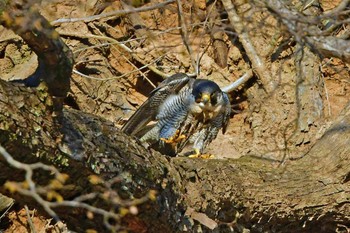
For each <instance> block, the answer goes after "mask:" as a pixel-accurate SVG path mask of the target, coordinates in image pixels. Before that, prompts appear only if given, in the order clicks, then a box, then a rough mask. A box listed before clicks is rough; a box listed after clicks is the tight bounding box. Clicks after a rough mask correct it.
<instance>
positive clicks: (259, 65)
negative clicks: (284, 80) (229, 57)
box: [222, 0, 276, 92]
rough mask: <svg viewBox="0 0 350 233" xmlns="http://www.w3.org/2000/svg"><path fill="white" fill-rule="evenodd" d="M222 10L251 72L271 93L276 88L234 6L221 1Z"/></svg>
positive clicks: (224, 0) (225, 0)
mask: <svg viewBox="0 0 350 233" xmlns="http://www.w3.org/2000/svg"><path fill="white" fill-rule="evenodd" d="M222 3H223V5H224V8H225V10H226V12H227V14H228V18H229V20H230V24H231V26H232V27H233V28H234V29H235V31H236V32H237V34H238V37H239V40H240V42H241V43H242V45H243V47H244V50H245V52H246V53H247V56H248V57H249V59H250V61H251V62H252V66H253V71H254V72H255V73H256V74H257V76H258V77H259V79H260V81H261V83H262V85H263V86H264V88H265V90H266V91H267V92H272V91H273V90H274V89H275V88H276V87H275V84H274V83H273V81H272V79H271V74H270V72H269V71H268V70H267V67H266V65H265V62H264V60H263V59H261V58H260V56H259V55H258V53H257V51H256V49H255V47H254V45H253V43H252V41H251V39H250V37H249V35H248V32H247V31H246V30H245V26H244V24H243V22H242V19H241V17H240V16H239V15H238V14H237V12H236V9H235V7H234V5H233V4H232V2H231V0H222Z"/></svg>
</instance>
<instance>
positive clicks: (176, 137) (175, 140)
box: [160, 130, 186, 144]
mask: <svg viewBox="0 0 350 233" xmlns="http://www.w3.org/2000/svg"><path fill="white" fill-rule="evenodd" d="M185 138H186V135H184V134H180V130H176V132H175V134H174V136H171V137H170V138H161V139H160V140H162V141H163V142H165V143H168V144H176V143H178V142H181V141H182V140H183V139H185Z"/></svg>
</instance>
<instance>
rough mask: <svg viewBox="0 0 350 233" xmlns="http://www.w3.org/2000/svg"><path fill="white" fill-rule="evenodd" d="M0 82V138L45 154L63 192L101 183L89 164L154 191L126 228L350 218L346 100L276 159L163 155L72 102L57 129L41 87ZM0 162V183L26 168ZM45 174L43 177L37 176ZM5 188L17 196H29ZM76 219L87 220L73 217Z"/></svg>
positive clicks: (132, 193) (332, 223) (303, 228)
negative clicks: (296, 154) (300, 151)
mask: <svg viewBox="0 0 350 233" xmlns="http://www.w3.org/2000/svg"><path fill="white" fill-rule="evenodd" d="M0 88H1V89H0V90H1V91H0V93H1V94H0V97H1V98H0V99H1V101H0V108H1V109H2V110H3V111H1V113H0V119H1V124H0V132H1V134H0V135H1V137H0V139H1V140H0V144H1V145H3V146H4V147H5V148H6V149H7V150H8V151H9V153H10V154H11V155H12V156H13V157H14V158H15V159H17V160H19V161H21V162H24V163H32V162H35V161H38V160H40V161H46V163H49V164H53V165H55V166H56V167H59V168H60V170H61V171H63V172H65V173H67V174H68V175H69V177H70V179H69V184H70V185H72V188H70V189H69V191H62V192H61V195H62V196H63V197H64V199H65V200H69V199H72V198H73V197H76V196H78V195H82V194H86V193H89V192H98V191H101V187H99V186H94V185H92V184H91V183H89V181H88V178H87V177H88V176H89V175H90V174H92V172H91V170H92V168H94V169H95V171H97V172H98V173H100V174H101V176H102V177H104V179H110V178H113V177H115V176H117V175H120V174H122V173H123V174H125V173H127V174H129V175H128V176H125V177H129V178H128V179H125V180H123V181H122V182H121V184H120V185H118V186H117V189H118V188H119V191H120V193H121V196H123V197H125V198H130V197H141V196H144V195H146V194H147V192H148V191H149V190H150V189H156V190H157V192H158V193H157V201H155V202H151V201H149V202H146V203H144V204H142V205H140V206H138V207H139V214H138V215H136V216H133V215H128V216H127V217H126V218H124V222H123V224H125V225H127V226H129V227H130V226H131V225H132V223H135V222H137V224H138V226H142V227H144V228H146V229H147V231H148V232H182V231H185V229H187V230H188V231H190V232H197V231H198V228H200V227H201V228H202V230H203V231H204V232H210V230H209V228H215V229H216V232H229V231H230V229H232V228H234V229H235V230H236V231H239V232H243V231H244V229H250V230H251V231H252V232H261V231H272V232H273V231H277V232H331V231H335V230H336V229H339V230H342V229H343V228H342V227H343V226H349V224H350V220H349V214H348V213H350V205H349V188H350V185H349V180H350V178H349V177H350V171H349V167H350V156H349V155H350V146H349V145H350V139H349V138H350V137H349V135H350V130H349V127H348V126H349V125H350V107H349V108H347V109H345V110H344V112H343V114H342V115H341V116H340V117H339V119H338V120H337V121H336V123H335V124H334V125H333V126H332V127H331V128H330V129H329V130H328V131H327V132H326V133H325V135H324V136H323V137H322V138H321V139H320V140H319V141H318V142H317V143H316V144H315V146H314V147H313V148H312V149H311V150H310V152H309V153H308V154H307V155H306V156H305V157H303V158H301V159H299V160H296V161H291V162H288V164H286V165H284V166H279V165H278V164H273V163H271V162H269V161H266V160H262V159H258V158H253V157H243V158H241V159H238V160H216V159H212V160H201V159H190V158H183V157H182V158H181V157H179V158H168V157H166V156H162V155H160V154H159V153H157V152H154V151H148V150H146V149H144V148H143V147H142V146H140V145H139V144H138V143H137V141H135V140H134V139H132V138H129V137H127V136H126V135H124V134H122V133H121V132H120V131H119V130H118V129H116V128H114V127H113V126H112V125H111V124H110V123H109V122H107V121H104V120H102V119H98V118H96V117H94V116H92V115H88V114H84V113H82V112H78V111H75V110H69V109H66V110H65V111H64V114H63V116H62V117H63V118H62V119H61V121H60V122H62V128H59V125H58V124H56V123H55V122H54V121H53V118H52V117H50V112H49V111H47V110H46V107H45V103H47V99H48V98H49V97H46V98H42V96H43V93H45V92H44V91H43V90H38V91H33V90H30V89H29V88H24V87H17V86H14V85H13V84H9V83H6V82H3V81H1V82H0ZM61 133H63V135H61ZM58 141H61V143H59V145H57V142H58ZM63 151H65V153H64V152H63ZM1 164H2V165H1V166H2V169H1V170H0V184H1V185H3V184H4V183H5V182H6V181H8V180H17V181H18V180H21V179H22V178H21V177H23V171H21V170H15V169H13V168H12V167H9V166H8V165H7V164H6V162H5V161H4V160H1ZM82 165H84V167H83V166H82ZM49 179H50V176H47V177H42V176H41V177H39V179H36V182H39V180H40V182H39V183H41V184H42V183H46V182H48V181H49ZM2 191H4V189H2ZM11 196H14V198H15V199H16V201H18V202H21V203H26V202H27V201H28V200H29V199H30V198H29V199H28V197H26V198H24V197H23V196H22V197H19V196H18V195H11ZM31 204H32V205H33V206H35V207H38V205H36V204H35V203H34V202H31ZM94 204H95V205H96V206H97V207H100V208H106V209H107V210H108V209H109V208H110V207H111V206H110V205H109V206H108V205H107V204H108V203H101V202H98V201H95V202H94ZM55 210H56V211H57V213H58V214H60V213H62V212H61V211H63V210H64V211H65V212H64V213H65V214H62V215H59V216H60V217H61V218H62V219H63V220H64V221H65V222H67V224H68V227H69V228H70V229H72V230H78V231H82V230H83V229H82V227H92V226H93V227H94V228H95V229H96V230H97V231H99V232H100V231H103V224H102V222H101V221H98V220H99V218H98V217H96V218H93V219H90V220H87V219H86V216H85V215H84V214H82V212H81V211H80V212H79V211H78V212H77V211H74V209H72V208H68V207H64V208H57V209H55ZM193 219H195V220H196V221H193ZM80 221H85V222H86V223H87V224H86V225H85V224H84V225H80V224H77V223H79V222H80ZM200 223H202V224H200ZM93 224H95V225H93ZM216 224H218V225H216Z"/></svg>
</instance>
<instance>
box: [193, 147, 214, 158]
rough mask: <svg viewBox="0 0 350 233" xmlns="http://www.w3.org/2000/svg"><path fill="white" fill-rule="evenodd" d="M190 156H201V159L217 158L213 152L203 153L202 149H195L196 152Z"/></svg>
mask: <svg viewBox="0 0 350 233" xmlns="http://www.w3.org/2000/svg"><path fill="white" fill-rule="evenodd" d="M188 157H189V158H201V159H213V158H215V156H214V155H212V154H201V152H200V150H198V149H194V153H193V154H191V155H189V156H188Z"/></svg>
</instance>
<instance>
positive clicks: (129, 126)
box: [122, 73, 191, 135]
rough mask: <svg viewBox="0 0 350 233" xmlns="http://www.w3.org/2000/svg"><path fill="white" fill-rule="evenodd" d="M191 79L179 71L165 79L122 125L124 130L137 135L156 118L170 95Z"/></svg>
mask: <svg viewBox="0 0 350 233" xmlns="http://www.w3.org/2000/svg"><path fill="white" fill-rule="evenodd" d="M190 80H191V78H190V77H188V76H187V75H186V74H183V73H178V74H175V75H173V76H170V77H169V78H167V79H165V80H164V81H163V82H161V83H160V84H159V86H158V87H157V88H156V89H154V90H153V91H152V92H151V93H150V96H149V98H148V99H147V100H146V101H145V102H144V103H143V104H142V105H141V106H140V107H139V108H138V109H137V110H136V112H135V113H134V114H133V115H132V116H131V117H130V118H129V120H128V121H127V122H126V124H125V125H124V126H123V127H122V131H123V132H125V133H127V134H129V135H135V134H137V133H138V132H139V131H140V130H141V129H142V128H144V127H145V126H146V125H147V124H148V123H149V122H150V121H153V120H155V118H156V116H157V114H158V110H159V107H160V106H161V105H162V104H163V102H164V101H165V99H167V97H169V96H170V95H173V94H177V93H178V92H179V91H180V90H181V89H182V88H183V87H184V86H185V85H186V84H187V83H188V82H189V81H190Z"/></svg>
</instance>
